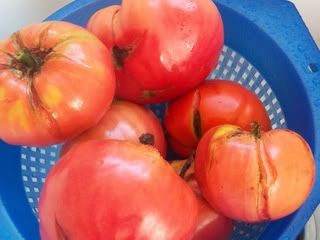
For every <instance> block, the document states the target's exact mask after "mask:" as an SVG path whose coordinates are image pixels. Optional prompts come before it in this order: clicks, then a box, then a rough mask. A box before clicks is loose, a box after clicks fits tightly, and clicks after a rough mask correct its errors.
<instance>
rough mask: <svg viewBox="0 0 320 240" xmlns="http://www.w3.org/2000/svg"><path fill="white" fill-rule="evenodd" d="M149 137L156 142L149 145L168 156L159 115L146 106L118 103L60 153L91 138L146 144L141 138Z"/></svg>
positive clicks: (68, 143) (115, 102) (67, 144)
mask: <svg viewBox="0 0 320 240" xmlns="http://www.w3.org/2000/svg"><path fill="white" fill-rule="evenodd" d="M146 135H149V136H152V138H153V139H152V142H154V143H153V144H151V143H149V145H153V146H154V147H155V148H156V149H157V150H158V151H159V152H160V154H161V156H163V157H165V156H166V141H165V137H164V133H163V129H162V126H161V123H160V121H159V120H158V118H157V117H156V115H155V114H154V113H153V112H152V111H151V110H149V109H148V108H146V107H143V106H140V105H137V104H134V103H131V102H127V101H121V100H116V101H114V102H113V103H112V105H111V108H110V109H109V110H108V111H107V112H106V114H105V115H104V116H103V118H102V119H101V120H100V122H99V123H98V124H97V125H96V126H94V127H93V128H90V129H88V130H87V131H85V132H83V133H82V134H80V135H79V136H77V137H76V138H74V139H72V140H71V141H69V142H67V143H65V144H64V145H63V147H62V149H61V153H60V154H65V153H66V152H67V151H68V150H69V149H70V148H71V147H72V146H73V145H74V144H78V143H81V142H84V141H87V140H90V139H118V140H129V141H133V142H136V143H143V142H142V139H141V137H143V136H146ZM144 144H148V143H144Z"/></svg>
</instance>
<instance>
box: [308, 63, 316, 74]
mask: <svg viewBox="0 0 320 240" xmlns="http://www.w3.org/2000/svg"><path fill="white" fill-rule="evenodd" d="M308 69H309V71H310V72H312V73H315V72H318V71H319V65H318V64H316V63H310V64H309V65H308Z"/></svg>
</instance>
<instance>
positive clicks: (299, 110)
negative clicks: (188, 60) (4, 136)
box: [0, 0, 320, 240]
mask: <svg viewBox="0 0 320 240" xmlns="http://www.w3.org/2000/svg"><path fill="white" fill-rule="evenodd" d="M215 3H216V4H217V6H218V8H219V10H220V13H221V15H222V17H223V21H224V28H225V46H224V48H223V51H222V54H221V56H220V59H219V64H218V66H217V68H216V69H215V70H214V71H213V72H212V73H211V74H210V76H208V78H217V79H229V80H231V81H236V82H239V83H241V84H242V85H243V86H245V87H246V88H248V89H249V90H250V91H252V92H253V93H255V94H256V95H257V96H258V97H259V98H260V99H261V101H262V102H263V104H264V106H265V108H266V110H267V111H268V114H269V117H270V119H271V121H272V128H287V127H288V128H290V129H292V130H294V131H296V132H298V133H299V134H301V135H302V136H303V137H304V138H305V139H306V140H307V141H308V143H309V144H310V146H311V148H312V150H313V153H314V155H315V158H316V173H317V176H316V182H315V185H314V188H313V191H312V193H311V194H310V196H309V198H308V199H307V201H306V202H305V203H304V205H303V206H302V207H301V208H300V209H298V210H297V211H296V212H295V213H293V214H291V215H290V216H288V217H286V218H283V219H281V220H278V221H273V222H266V223H262V224H245V223H241V222H238V223H236V224H235V227H234V231H233V235H232V239H235V240H237V239H250V240H252V239H261V240H262V239H264V240H271V239H282V240H289V239H295V238H296V237H297V236H298V234H299V233H300V231H301V230H302V228H303V227H304V225H305V223H306V222H307V221H308V219H309V218H310V216H311V215H312V213H313V211H314V210H315V208H316V207H317V205H318V204H319V200H320V177H319V172H320V171H319V160H320V138H319V137H320V52H319V50H318V48H317V47H316V45H315V43H314V41H313V40H312V37H311V35H310V34H309V32H308V30H307V28H306V26H305V25H304V23H303V21H302V19H301V17H300V16H299V14H298V12H297V10H296V9H295V7H294V5H292V4H291V3H289V2H287V1H281V0H265V1H254V0H242V1H229V0H217V1H215ZM113 4H119V1H114V0H113V1H112V0H109V1H107V0H104V1H102V0H78V1H75V2H73V3H71V4H69V5H67V6H66V7H64V8H62V9H61V10H59V11H58V12H56V13H55V14H53V15H51V16H50V17H49V18H48V19H47V20H64V21H68V22H72V23H75V24H78V25H81V26H85V25H86V23H87V21H88V19H89V17H90V16H91V15H92V14H93V13H94V12H95V11H96V10H98V9H100V8H102V7H105V6H108V5H113ZM151 108H152V110H153V111H154V112H155V113H156V114H157V115H158V117H160V118H161V117H162V116H163V113H164V110H165V105H164V104H154V105H152V106H151ZM59 149H60V146H59V145H54V146H49V147H45V148H37V147H17V146H11V145H8V144H6V143H4V142H1V141H0V163H1V165H0V240H22V239H26V240H37V239H40V236H39V222H38V201H39V195H40V192H41V189H42V186H43V183H44V181H45V178H46V175H47V173H48V171H49V170H50V168H51V167H52V166H53V165H54V164H55V161H56V160H57V159H58V156H59Z"/></svg>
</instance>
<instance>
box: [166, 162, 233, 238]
mask: <svg viewBox="0 0 320 240" xmlns="http://www.w3.org/2000/svg"><path fill="white" fill-rule="evenodd" d="M186 161H187V160H174V161H172V162H171V166H172V168H173V169H174V170H175V172H176V173H177V174H180V173H181V170H182V168H183V166H184V165H185V163H186ZM183 178H184V180H185V181H186V182H187V183H188V184H189V186H190V187H191V188H192V190H193V191H194V193H195V194H196V195H197V199H198V205H199V213H198V221H197V228H196V231H195V234H194V236H193V238H192V240H224V239H225V240H227V239H229V237H230V236H231V233H232V229H233V223H232V220H231V219H229V218H227V217H225V216H223V215H221V214H218V213H217V212H216V211H215V210H214V209H213V208H212V207H211V206H210V205H209V204H208V203H207V201H206V200H205V199H204V198H203V196H202V193H201V191H200V188H199V185H198V183H197V181H196V179H195V176H194V164H193V163H192V164H191V166H190V167H189V168H188V170H187V171H186V173H185V175H184V177H183Z"/></svg>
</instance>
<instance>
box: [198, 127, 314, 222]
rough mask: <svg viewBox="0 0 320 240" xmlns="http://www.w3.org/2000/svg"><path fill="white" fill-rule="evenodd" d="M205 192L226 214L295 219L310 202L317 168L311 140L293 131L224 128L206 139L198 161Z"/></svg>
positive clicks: (243, 217)
mask: <svg viewBox="0 0 320 240" xmlns="http://www.w3.org/2000/svg"><path fill="white" fill-rule="evenodd" d="M195 174H196V179H197V181H198V183H199V186H200V188H201V191H202V193H203V195H204V197H205V198H206V200H207V201H208V202H209V203H210V205H211V206H213V207H214V209H216V210H217V211H218V212H220V213H221V214H223V215H225V216H227V217H230V218H232V219H235V220H241V221H245V222H260V221H265V220H275V219H279V218H282V217H284V216H287V215H289V214H291V213H292V212H293V211H295V210H296V209H298V208H299V207H300V206H301V205H302V204H303V202H304V201H305V200H306V198H307V197H308V195H309V193H310V191H311V189H312V186H313V182H314V174H315V163H314V159H313V155H312V152H311V150H310V148H309V146H308V144H307V143H306V142H305V140H304V139H303V138H302V137H301V136H299V135H298V134H297V133H294V132H292V131H290V130H285V129H277V130H271V131H268V132H261V131H260V130H259V129H258V127H257V126H255V127H253V129H252V130H251V132H247V131H244V130H242V129H240V128H239V127H237V126H233V125H224V126H221V127H217V128H214V129H211V130H209V131H208V132H207V133H206V134H205V135H204V137H203V138H202V139H201V141H200V143H199V145H198V148H197V152H196V158H195Z"/></svg>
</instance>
